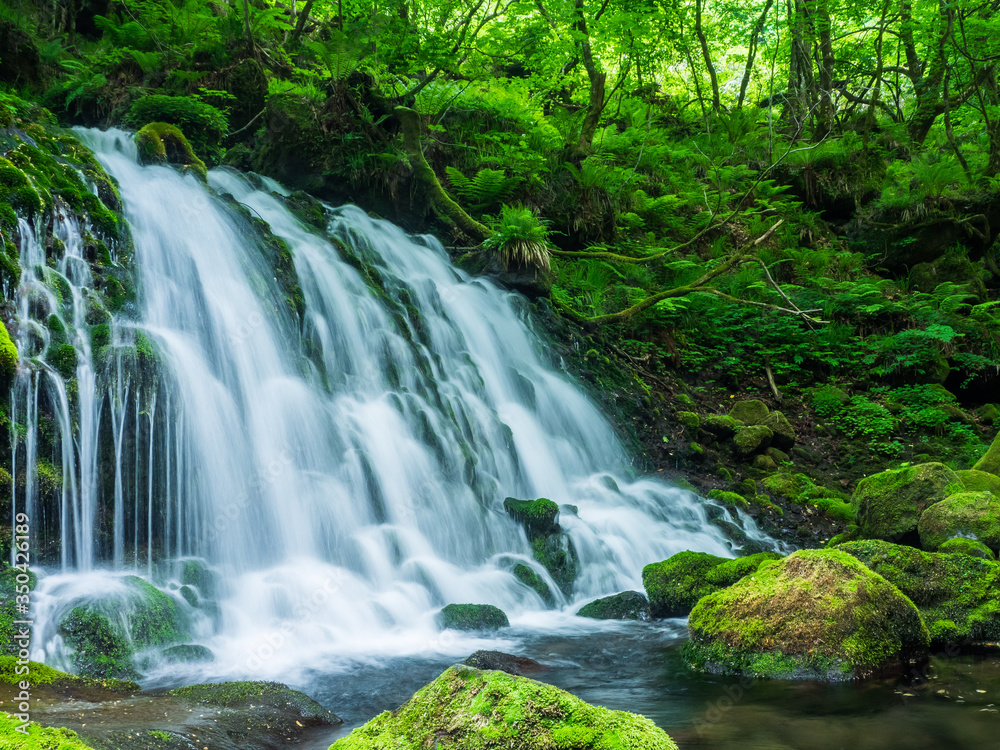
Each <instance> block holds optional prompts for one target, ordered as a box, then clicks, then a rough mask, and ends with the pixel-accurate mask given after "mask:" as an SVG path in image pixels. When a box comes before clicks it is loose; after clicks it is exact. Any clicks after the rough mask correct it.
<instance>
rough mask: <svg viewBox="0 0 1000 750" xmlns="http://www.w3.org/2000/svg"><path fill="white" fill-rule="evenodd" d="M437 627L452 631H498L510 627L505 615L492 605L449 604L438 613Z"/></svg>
mask: <svg viewBox="0 0 1000 750" xmlns="http://www.w3.org/2000/svg"><path fill="white" fill-rule="evenodd" d="M437 620H438V625H440V626H441V627H442V628H452V629H454V630H499V629H500V628H506V627H509V626H510V621H509V620H508V619H507V615H506V614H504V611H503V610H502V609H500V608H499V607H494V606H493V605H492V604H449V605H448V606H446V607H444V608H443V609H442V610H441V611H440V612H439V613H438V617H437Z"/></svg>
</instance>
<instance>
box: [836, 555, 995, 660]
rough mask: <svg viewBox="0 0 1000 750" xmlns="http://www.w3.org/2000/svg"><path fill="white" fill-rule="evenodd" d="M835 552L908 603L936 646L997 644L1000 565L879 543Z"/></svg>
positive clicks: (961, 556)
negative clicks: (892, 588) (851, 558)
mask: <svg viewBox="0 0 1000 750" xmlns="http://www.w3.org/2000/svg"><path fill="white" fill-rule="evenodd" d="M837 549H839V550H840V551H841V552H845V553H847V554H849V555H852V556H854V557H856V558H857V559H858V560H860V561H861V562H863V563H864V564H865V565H867V566H868V567H869V568H871V569H872V570H873V571H875V572H876V573H878V574H879V575H881V576H882V577H883V578H885V579H886V580H888V581H889V582H890V583H892V584H893V585H894V586H896V587H897V588H899V590H900V591H902V592H903V593H904V594H906V596H908V597H910V599H911V600H912V601H913V603H914V604H915V605H916V606H917V608H918V609H919V610H920V613H921V614H922V615H923V617H924V622H926V623H927V626H928V628H929V630H930V633H931V637H932V638H933V640H934V641H935V643H938V644H944V643H953V644H959V645H965V644H978V643H985V642H996V641H1000V596H998V595H997V592H998V591H1000V564H998V563H996V562H993V561H991V560H985V559H981V558H977V557H973V556H971V555H966V554H945V553H935V552H922V551H920V550H918V549H915V548H913V547H907V546H904V545H898V544H891V543H889V542H883V541H877V540H866V541H857V542H846V543H844V544H841V545H840V546H839V547H838V548H837Z"/></svg>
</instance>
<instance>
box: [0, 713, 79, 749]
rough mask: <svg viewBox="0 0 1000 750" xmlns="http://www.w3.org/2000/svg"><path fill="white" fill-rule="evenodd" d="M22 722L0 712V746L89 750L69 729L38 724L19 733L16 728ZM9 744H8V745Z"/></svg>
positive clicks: (30, 725)
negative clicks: (25, 731)
mask: <svg viewBox="0 0 1000 750" xmlns="http://www.w3.org/2000/svg"><path fill="white" fill-rule="evenodd" d="M21 726H22V722H21V720H20V719H18V718H17V717H16V716H12V715H11V714H8V713H5V712H3V711H0V738H3V739H0V746H2V747H9V748H11V750H13V749H14V748H17V750H91V747H90V745H88V744H86V743H85V742H84V741H83V740H81V739H80V738H79V736H77V733H76V732H74V731H72V730H71V729H66V728H60V729H56V728H55V727H43V726H41V725H39V724H34V723H30V724H28V729H27V733H26V734H24V733H21V732H20V731H19V730H18V727H21ZM8 743H9V744H8Z"/></svg>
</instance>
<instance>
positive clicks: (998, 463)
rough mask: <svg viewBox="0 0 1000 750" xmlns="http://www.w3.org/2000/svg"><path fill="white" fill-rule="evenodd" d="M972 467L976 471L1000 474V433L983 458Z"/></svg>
mask: <svg viewBox="0 0 1000 750" xmlns="http://www.w3.org/2000/svg"><path fill="white" fill-rule="evenodd" d="M972 468H973V469H974V470H975V471H985V472H986V473H987V474H996V475H997V476H1000V433H997V436H996V437H995V438H993V442H992V443H991V444H990V447H989V449H988V450H987V451H986V453H984V454H983V457H982V458H980V459H979V460H978V461H976V463H975V464H973V466H972Z"/></svg>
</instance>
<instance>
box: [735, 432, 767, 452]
mask: <svg viewBox="0 0 1000 750" xmlns="http://www.w3.org/2000/svg"><path fill="white" fill-rule="evenodd" d="M773 438H774V433H773V432H772V431H771V428H770V427H764V426H763V425H757V426H754V427H740V428H738V429H737V430H736V435H735V437H733V445H735V446H736V452H737V453H739V454H740V455H741V456H749V455H751V454H753V453H758V452H760V451H763V450H765V449H767V447H768V446H769V445H770V444H771V440H772V439H773Z"/></svg>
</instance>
